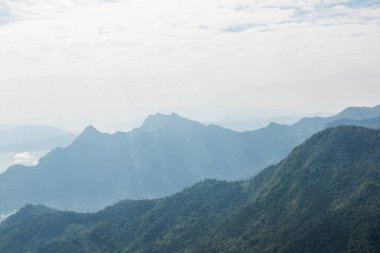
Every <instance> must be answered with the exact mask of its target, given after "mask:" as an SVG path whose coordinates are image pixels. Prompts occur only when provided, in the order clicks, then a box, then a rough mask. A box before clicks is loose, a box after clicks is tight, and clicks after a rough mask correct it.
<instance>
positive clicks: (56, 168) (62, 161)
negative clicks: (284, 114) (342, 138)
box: [0, 107, 380, 214]
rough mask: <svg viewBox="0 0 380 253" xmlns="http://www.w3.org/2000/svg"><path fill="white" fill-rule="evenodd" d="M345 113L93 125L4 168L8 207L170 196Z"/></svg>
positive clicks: (0, 182) (275, 157)
mask: <svg viewBox="0 0 380 253" xmlns="http://www.w3.org/2000/svg"><path fill="white" fill-rule="evenodd" d="M378 108H379V107H374V108H372V109H370V108H361V109H360V110H363V114H364V115H361V114H358V112H357V110H356V109H349V110H348V111H355V114H354V116H358V115H359V116H358V117H359V118H360V119H362V118H365V117H366V115H367V116H373V115H374V114H376V113H373V111H375V112H377V111H378ZM360 110H359V111H360ZM379 113H380V112H379ZM342 114H344V116H345V117H346V116H347V115H348V116H350V115H353V114H351V113H347V110H345V111H344V113H343V112H342ZM341 117H342V115H341V114H338V115H336V116H334V117H329V118H318V117H316V118H305V119H302V120H301V121H299V122H297V123H296V124H294V125H291V126H287V125H279V124H274V123H272V124H269V125H268V126H267V127H265V128H262V129H259V130H256V131H250V132H243V133H239V132H234V131H232V130H228V129H225V128H221V127H218V126H215V125H209V126H205V125H202V124H200V123H197V122H195V121H191V120H188V119H185V118H182V117H181V116H179V115H177V114H171V115H163V114H155V115H151V116H149V117H148V118H147V119H146V120H145V122H144V123H143V125H142V126H141V127H140V128H137V129H134V130H132V131H130V132H127V133H123V132H117V133H115V134H105V133H100V132H99V131H97V130H96V129H95V128H94V127H92V126H89V127H87V128H86V129H85V130H84V131H83V133H82V134H80V135H79V136H78V137H77V138H76V140H75V141H74V142H73V143H72V144H71V145H70V146H68V147H67V148H64V149H62V148H58V149H55V150H53V151H52V152H50V153H49V154H48V155H47V156H45V157H44V158H42V159H41V160H40V162H39V164H38V165H36V166H34V167H32V168H29V167H25V166H13V167H10V168H9V169H8V170H7V171H6V172H4V173H3V174H0V213H2V214H6V213H9V212H11V211H14V210H16V209H18V208H21V207H22V206H23V205H25V204H27V203H40V204H45V205H48V206H50V207H54V208H59V209H69V210H76V211H92V210H98V209H101V208H103V207H105V206H106V205H110V204H112V203H115V202H117V201H119V200H121V199H143V198H157V197H162V196H167V195H169V194H173V193H175V192H178V191H180V190H182V189H183V188H184V187H187V186H190V185H192V184H193V183H195V182H197V181H200V180H202V179H205V178H216V179H226V180H235V179H238V178H245V177H248V176H251V175H255V174H257V173H258V172H259V171H260V170H261V169H263V168H265V167H266V166H269V165H271V164H274V163H277V162H279V161H280V160H281V159H283V158H284V157H285V156H286V155H287V154H288V153H289V152H290V151H291V150H292V149H293V148H294V147H295V146H297V145H299V144H301V143H302V142H303V141H304V140H305V139H307V138H309V137H310V136H311V135H312V134H314V133H315V132H317V131H320V130H322V129H324V128H325V127H326V124H327V123H328V122H331V121H335V120H338V119H340V118H341Z"/></svg>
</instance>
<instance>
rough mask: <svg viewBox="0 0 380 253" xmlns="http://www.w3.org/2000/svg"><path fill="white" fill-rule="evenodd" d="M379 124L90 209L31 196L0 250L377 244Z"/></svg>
mask: <svg viewBox="0 0 380 253" xmlns="http://www.w3.org/2000/svg"><path fill="white" fill-rule="evenodd" d="M379 238H380V131H377V130H371V129H367V128H361V127H348V126H345V127H337V128H329V129H327V130H324V131H322V132H320V133H317V134H315V135H314V136H312V137H311V138H310V139H308V140H307V141H306V142H305V143H304V144H302V145H300V146H299V147H297V148H295V149H294V150H293V151H292V152H291V153H290V154H289V156H288V157H287V158H286V159H284V160H283V161H281V162H280V163H279V164H277V165H274V166H271V167H268V168H267V169H265V170H264V171H262V172H261V173H260V174H259V175H257V176H256V177H254V178H252V179H249V180H243V181H235V182H225V181H217V180H205V181H202V182H200V183H197V184H195V185H194V186H192V187H191V188H187V189H185V190H184V191H182V192H180V193H177V194H175V195H173V196H170V197H166V198H161V199H156V200H141V201H122V202H120V203H118V204H116V205H113V206H110V207H108V208H106V209H104V210H103V211H100V212H97V213H93V214H78V213H73V212H65V211H56V210H53V209H50V208H47V207H44V206H33V205H27V206H25V207H24V208H22V209H21V210H20V211H19V212H18V213H17V214H15V215H13V216H11V217H10V218H8V219H7V220H6V221H5V222H3V223H2V224H1V225H0V252H8V253H12V252H73V253H74V252H292V253H293V252H379V251H380V240H379Z"/></svg>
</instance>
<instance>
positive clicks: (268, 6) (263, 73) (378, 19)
mask: <svg viewBox="0 0 380 253" xmlns="http://www.w3.org/2000/svg"><path fill="white" fill-rule="evenodd" d="M379 45H380V1H378V0H377V1H370V0H363V1H346V0H342V1H338V0H325V1H323V0H303V1H301V0H283V1H280V0H263V1H256V0H251V1H248V0H191V1H189V0H186V1H185V0H54V1H51V0H0V115H1V122H0V124H14V123H17V124H22V123H27V124H30V123H42V124H51V125H58V126H60V125H64V126H67V127H69V126H70V124H75V123H73V122H83V124H87V123H92V124H95V125H96V124H99V125H102V124H103V125H104V126H106V125H107V123H109V122H115V124H116V122H119V123H120V122H127V121H133V120H137V119H141V117H145V116H146V114H150V113H154V112H157V111H162V110H164V111H170V110H171V108H194V107H196V108H198V110H197V113H199V114H202V111H207V112H208V114H207V115H210V114H212V113H213V108H214V109H215V108H219V110H220V108H233V110H226V115H224V116H226V117H227V116H230V117H233V116H234V115H227V114H228V113H234V112H236V111H239V108H241V109H242V110H241V111H245V112H249V113H251V114H252V113H254V112H255V110H256V109H257V108H259V109H260V108H261V109H263V108H265V110H264V111H270V112H271V113H272V114H275V113H274V112H277V113H278V114H288V115H291V114H295V113H317V112H338V111H340V110H342V109H343V108H345V107H347V106H374V105H376V104H379V103H380V60H379V59H380V46H379ZM199 108H205V109H204V110H202V109H201V110H199ZM247 108H248V109H247ZM249 108H251V109H252V110H251V109H249ZM259 109H257V110H256V111H260V110H259ZM173 110H174V109H173ZM260 112H263V110H261V111H260ZM205 115H206V114H205ZM252 116H254V115H252ZM259 116H261V117H262V116H263V115H259ZM199 117H201V115H199ZM210 120H215V119H210Z"/></svg>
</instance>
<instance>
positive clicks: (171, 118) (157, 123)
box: [141, 112, 200, 129]
mask: <svg viewBox="0 0 380 253" xmlns="http://www.w3.org/2000/svg"><path fill="white" fill-rule="evenodd" d="M184 124H186V125H187V124H197V125H200V123H198V122H195V121H192V120H189V119H186V118H183V117H181V116H180V115H178V114H176V113H174V112H172V113H171V114H162V113H156V114H151V115H149V116H148V117H147V118H146V119H145V121H144V123H143V125H142V127H141V128H142V129H157V128H161V127H163V126H168V125H176V126H178V125H184Z"/></svg>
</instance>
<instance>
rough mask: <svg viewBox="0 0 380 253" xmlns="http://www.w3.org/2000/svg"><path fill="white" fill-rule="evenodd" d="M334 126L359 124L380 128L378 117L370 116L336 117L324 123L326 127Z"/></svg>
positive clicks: (379, 118)
mask: <svg viewBox="0 0 380 253" xmlns="http://www.w3.org/2000/svg"><path fill="white" fill-rule="evenodd" d="M336 126H361V127H367V128H372V129H380V117H377V118H370V119H362V120H355V119H338V120H335V121H332V122H329V123H327V124H326V127H336Z"/></svg>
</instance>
